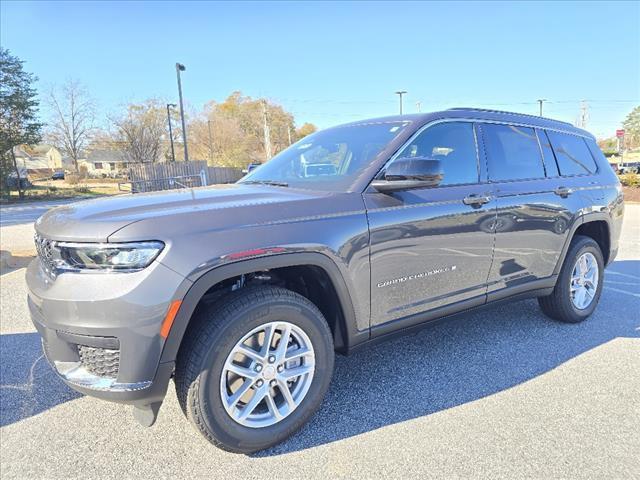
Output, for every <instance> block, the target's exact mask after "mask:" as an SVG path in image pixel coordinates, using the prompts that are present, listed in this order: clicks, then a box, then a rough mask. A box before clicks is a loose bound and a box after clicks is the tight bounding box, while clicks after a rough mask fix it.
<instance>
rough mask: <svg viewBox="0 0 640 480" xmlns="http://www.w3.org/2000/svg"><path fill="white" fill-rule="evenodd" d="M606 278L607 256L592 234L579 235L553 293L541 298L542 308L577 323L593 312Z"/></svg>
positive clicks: (555, 315)
mask: <svg viewBox="0 0 640 480" xmlns="http://www.w3.org/2000/svg"><path fill="white" fill-rule="evenodd" d="M603 281H604V259H603V257H602V251H601V250H600V246H599V245H598V244H597V243H596V241H595V240H593V239H592V238H591V237H585V236H582V235H577V236H576V237H575V238H574V239H573V240H572V241H571V245H570V246H569V251H568V252H567V256H566V258H565V260H564V264H563V265H562V268H561V270H560V275H559V276H558V281H557V283H556V286H555V288H554V289H553V292H552V293H551V295H548V296H546V297H539V298H538V303H539V305H540V308H542V311H543V312H544V313H545V314H546V315H548V316H549V317H551V318H553V319H555V320H559V321H561V322H568V323H577V322H581V321H582V320H584V319H586V318H587V317H588V316H589V315H591V314H592V313H593V311H594V310H595V308H596V306H597V305H598V301H599V300H600V294H601V293H602V284H603Z"/></svg>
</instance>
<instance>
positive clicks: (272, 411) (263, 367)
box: [176, 287, 334, 453]
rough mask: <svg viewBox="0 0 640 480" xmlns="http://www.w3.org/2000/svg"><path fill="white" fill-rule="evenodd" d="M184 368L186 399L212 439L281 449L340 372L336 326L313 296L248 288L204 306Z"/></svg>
mask: <svg viewBox="0 0 640 480" xmlns="http://www.w3.org/2000/svg"><path fill="white" fill-rule="evenodd" d="M193 321H194V322H196V323H195V324H194V326H193V327H192V328H190V330H189V334H188V335H187V338H186V339H185V343H184V344H183V346H182V347H181V350H180V354H179V356H178V365H177V367H176V389H177V393H178V399H179V401H180V404H181V406H182V408H183V410H184V412H185V414H186V415H187V417H188V418H189V419H190V420H191V422H192V423H193V424H194V425H195V427H196V428H197V429H198V430H199V431H200V433H202V434H203V435H204V436H205V437H206V438H207V439H208V440H209V441H210V442H212V443H213V444H215V445H216V446H218V447H220V448H222V449H224V450H228V451H232V452H242V453H250V452H254V451H257V450H262V449H264V448H267V447H270V446H273V445H275V444H277V443H279V442H281V441H282V440H284V439H285V438H287V437H288V436H290V435H291V434H292V433H293V432H295V431H296V430H297V429H299V428H300V427H301V426H302V425H304V423H306V421H307V420H308V419H309V417H310V416H311V415H313V413H314V412H315V411H316V410H317V409H318V407H319V406H320V404H321V402H322V399H323V397H324V395H325V393H326V390H327V388H328V386H329V383H330V381H331V375H332V372H333V362H334V353H333V341H332V336H331V331H330V329H329V327H328V325H327V323H326V321H325V319H324V317H323V316H322V314H321V313H320V311H319V310H318V309H317V307H316V306H315V305H314V304H313V303H311V302H310V301H309V300H308V299H306V298H305V297H302V296H301V295H298V294H297V293H294V292H292V291H289V290H285V289H283V288H275V287H248V288H245V289H241V290H238V291H236V292H234V293H232V294H231V295H230V296H228V297H224V298H223V299H222V300H221V301H220V302H218V303H217V305H216V306H214V307H213V308H212V309H210V310H207V311H201V312H200V313H199V314H198V316H197V318H194V320H193Z"/></svg>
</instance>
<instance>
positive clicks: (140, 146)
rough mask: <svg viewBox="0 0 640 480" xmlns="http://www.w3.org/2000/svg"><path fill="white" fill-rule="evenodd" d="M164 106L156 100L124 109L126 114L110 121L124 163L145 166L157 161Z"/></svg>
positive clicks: (164, 112)
mask: <svg viewBox="0 0 640 480" xmlns="http://www.w3.org/2000/svg"><path fill="white" fill-rule="evenodd" d="M165 108H166V104H165V103H164V102H161V101H159V100H157V99H151V100H147V101H146V102H143V103H141V104H133V105H129V106H127V113H126V114H125V115H123V116H122V117H120V118H114V119H112V122H113V124H114V125H115V127H116V132H115V138H114V143H116V144H118V145H120V146H121V148H122V149H123V151H124V154H125V156H126V157H127V159H128V161H130V162H136V163H149V162H155V161H157V160H159V159H160V158H161V156H162V153H163V146H164V145H163V140H164V138H165V136H166V135H167V124H166V110H165Z"/></svg>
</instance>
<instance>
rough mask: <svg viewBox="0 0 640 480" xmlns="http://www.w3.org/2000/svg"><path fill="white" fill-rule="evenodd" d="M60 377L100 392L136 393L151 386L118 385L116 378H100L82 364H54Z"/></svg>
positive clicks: (143, 384)
mask: <svg viewBox="0 0 640 480" xmlns="http://www.w3.org/2000/svg"><path fill="white" fill-rule="evenodd" d="M53 364H54V366H55V369H56V371H57V372H58V375H60V376H61V377H62V378H63V379H65V380H66V381H67V382H69V383H70V384H72V385H75V386H77V387H81V388H86V389H89V390H96V391H100V392H136V391H139V390H144V389H145V388H149V387H150V386H151V381H150V380H149V381H144V382H136V383H118V381H117V380H116V379H115V378H110V377H99V376H97V375H94V374H93V373H91V372H89V371H88V370H87V369H86V368H84V367H83V366H82V364H81V363H80V362H58V361H54V362H53Z"/></svg>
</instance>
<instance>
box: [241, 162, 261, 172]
mask: <svg viewBox="0 0 640 480" xmlns="http://www.w3.org/2000/svg"><path fill="white" fill-rule="evenodd" d="M260 165H262V163H260V162H253V163H250V164H249V165H247V168H245V169H244V170H242V173H249V172H251V171H253V170H255V169H256V168H258V167H259V166H260Z"/></svg>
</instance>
